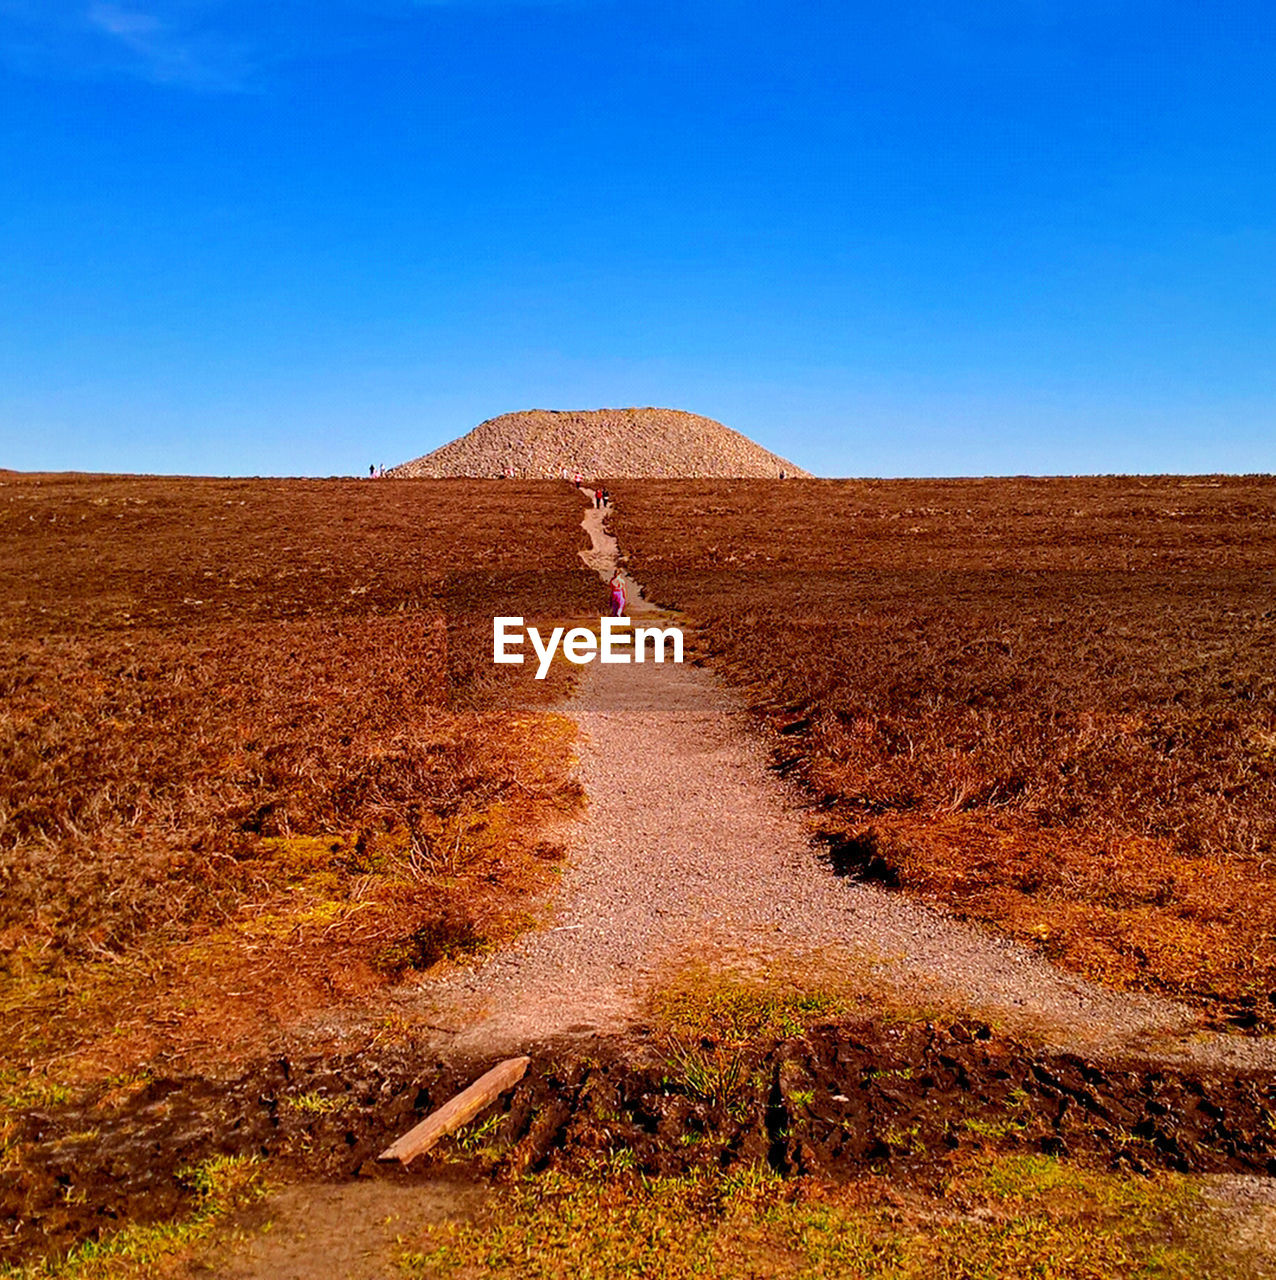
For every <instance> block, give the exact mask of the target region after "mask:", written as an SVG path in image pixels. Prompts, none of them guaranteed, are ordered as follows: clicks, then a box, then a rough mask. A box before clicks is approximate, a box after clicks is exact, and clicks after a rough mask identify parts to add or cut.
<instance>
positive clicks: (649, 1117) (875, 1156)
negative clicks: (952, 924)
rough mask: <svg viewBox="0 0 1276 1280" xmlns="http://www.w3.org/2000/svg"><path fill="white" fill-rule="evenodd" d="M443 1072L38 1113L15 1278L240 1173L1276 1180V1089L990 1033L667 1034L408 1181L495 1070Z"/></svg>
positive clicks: (546, 1095)
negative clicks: (416, 1131)
mask: <svg viewBox="0 0 1276 1280" xmlns="http://www.w3.org/2000/svg"><path fill="white" fill-rule="evenodd" d="M428 1052H429V1050H428V1049H427V1047H426V1046H425V1045H424V1044H405V1045H402V1046H398V1047H395V1048H393V1049H389V1048H387V1049H383V1050H381V1051H379V1052H377V1053H376V1054H366V1053H364V1054H351V1055H349V1056H344V1057H337V1058H333V1057H331V1056H329V1055H324V1056H312V1057H306V1058H295V1059H290V1058H287V1057H278V1058H274V1059H272V1060H269V1061H263V1062H258V1063H255V1064H253V1065H252V1066H251V1067H249V1068H248V1069H246V1070H244V1071H243V1072H242V1074H240V1075H238V1076H237V1077H235V1078H234V1079H231V1080H223V1081H213V1080H209V1079H207V1078H203V1077H189V1078H185V1079H169V1080H156V1081H153V1082H152V1083H151V1084H149V1085H148V1086H146V1087H145V1088H144V1089H143V1090H142V1091H141V1092H140V1093H138V1094H137V1095H135V1096H134V1097H132V1098H131V1099H129V1100H128V1102H127V1103H125V1104H124V1105H122V1106H121V1105H112V1104H111V1103H110V1101H109V1100H108V1099H107V1098H105V1097H103V1098H99V1099H97V1100H90V1101H88V1102H86V1103H84V1104H81V1105H75V1106H65V1107H54V1108H42V1109H36V1110H32V1111H31V1112H30V1113H28V1115H27V1116H26V1117H25V1118H24V1120H23V1121H22V1122H21V1125H20V1128H19V1130H18V1132H16V1133H15V1134H13V1135H11V1138H12V1140H16V1141H18V1142H21V1143H23V1144H24V1145H28V1150H29V1152H30V1154H31V1156H32V1157H34V1158H32V1159H30V1160H29V1162H28V1165H27V1168H28V1176H27V1178H26V1179H25V1180H24V1182H23V1184H22V1185H20V1186H19V1185H8V1186H6V1187H5V1188H4V1189H3V1191H2V1192H0V1195H2V1202H0V1203H2V1205H3V1212H4V1217H5V1218H6V1219H7V1221H8V1222H9V1223H10V1224H13V1225H11V1227H10V1228H9V1230H10V1234H8V1235H7V1236H6V1237H5V1239H4V1242H3V1249H2V1251H0V1259H2V1260H3V1261H5V1262H16V1261H19V1260H21V1259H23V1258H25V1257H30V1256H39V1255H44V1254H48V1253H50V1252H57V1251H58V1250H60V1249H62V1248H64V1247H67V1246H70V1245H71V1244H73V1243H75V1242H77V1241H81V1240H84V1239H91V1238H94V1237H95V1236H97V1235H99V1234H104V1233H109V1232H110V1231H111V1230H113V1229H115V1228H117V1227H118V1226H119V1225H120V1224H121V1222H122V1221H124V1220H126V1219H127V1220H131V1221H135V1222H147V1221H159V1220H165V1219H169V1218H171V1217H173V1216H174V1215H179V1214H181V1213H182V1212H183V1211H184V1210H186V1209H189V1208H191V1207H193V1206H194V1203H195V1188H194V1185H193V1179H192V1177H191V1172H190V1171H192V1170H193V1169H194V1168H196V1167H197V1166H198V1165H199V1164H200V1163H201V1162H203V1161H205V1160H208V1159H210V1158H212V1157H214V1156H219V1155H239V1156H243V1155H250V1156H261V1157H263V1158H267V1159H269V1160H270V1168H271V1171H272V1175H273V1176H275V1177H281V1178H283V1179H284V1180H287V1181H306V1182H311V1183H313V1182H322V1181H329V1182H344V1181H348V1180H352V1179H353V1180H376V1181H382V1182H385V1181H388V1182H390V1183H421V1182H428V1181H437V1180H438V1178H439V1176H440V1173H441V1172H442V1173H445V1174H446V1175H448V1176H450V1177H463V1178H466V1179H473V1178H475V1177H480V1178H487V1177H496V1178H498V1179H500V1178H503V1177H509V1176H515V1175H517V1174H519V1173H522V1172H526V1171H529V1170H537V1169H543V1168H545V1167H556V1168H564V1169H577V1170H579V1169H582V1168H584V1167H588V1166H591V1165H597V1164H599V1163H605V1162H607V1161H608V1160H610V1159H613V1158H614V1157H615V1154H616V1153H617V1152H619V1151H628V1152H631V1153H632V1156H631V1157H627V1158H626V1159H627V1161H628V1160H632V1164H633V1167H635V1168H637V1169H639V1170H641V1171H643V1172H645V1173H649V1174H676V1173H683V1172H689V1171H692V1170H694V1169H698V1168H720V1169H722V1168H726V1169H729V1168H731V1167H733V1166H735V1165H738V1164H742V1163H745V1164H748V1163H765V1164H767V1165H769V1166H770V1167H771V1168H773V1169H774V1170H776V1171H777V1172H780V1173H783V1174H786V1175H789V1174H793V1175H814V1176H819V1177H822V1178H831V1179H835V1180H836V1179H840V1178H846V1177H850V1176H853V1175H855V1174H857V1173H862V1172H864V1171H865V1170H868V1169H882V1168H885V1167H889V1169H890V1172H891V1175H892V1177H899V1178H901V1179H904V1180H906V1181H909V1182H911V1183H914V1184H916V1185H920V1186H936V1185H938V1184H939V1183H940V1182H941V1181H942V1179H943V1176H944V1174H945V1171H946V1170H947V1169H948V1168H949V1167H950V1165H951V1163H952V1161H953V1160H954V1159H955V1158H957V1157H958V1155H959V1154H969V1153H970V1152H971V1151H972V1150H973V1149H981V1150H1021V1151H1023V1150H1026V1151H1041V1152H1046V1153H1050V1154H1056V1155H1068V1156H1074V1157H1080V1158H1088V1159H1091V1160H1095V1161H1098V1162H1100V1163H1101V1164H1103V1165H1104V1166H1107V1167H1110V1168H1114V1169H1125V1170H1130V1171H1134V1172H1146V1171H1151V1170H1156V1169H1171V1170H1177V1171H1182V1172H1191V1173H1223V1172H1228V1173H1239V1174H1260V1175H1271V1174H1276V1127H1273V1125H1272V1123H1271V1116H1272V1114H1273V1112H1274V1111H1276V1081H1274V1080H1273V1079H1272V1077H1271V1076H1270V1074H1267V1073H1256V1072H1239V1073H1230V1074H1229V1073H1219V1072H1212V1071H1208V1070H1201V1069H1196V1068H1183V1067H1178V1068H1168V1067H1157V1066H1150V1065H1149V1064H1148V1063H1147V1062H1145V1061H1131V1062H1129V1063H1125V1064H1119V1063H1118V1064H1113V1063H1105V1064H1102V1065H1099V1064H1096V1063H1094V1062H1088V1061H1086V1059H1085V1058H1083V1057H1082V1056H1080V1055H1078V1054H1075V1053H1062V1052H1058V1051H1054V1050H1047V1049H1043V1048H1041V1047H1039V1046H1037V1047H1034V1046H1032V1045H1029V1044H1026V1043H1024V1042H1022V1041H1018V1040H1015V1039H1013V1038H1009V1037H1006V1036H1003V1035H1001V1034H998V1033H997V1032H995V1031H993V1030H992V1029H991V1028H989V1027H988V1026H987V1025H984V1024H980V1023H970V1022H959V1021H954V1022H948V1023H937V1022H913V1023H906V1022H898V1023H892V1022H885V1021H883V1020H881V1019H870V1020H852V1021H838V1022H830V1023H827V1024H822V1025H817V1026H815V1027H812V1028H810V1029H808V1031H807V1032H806V1033H804V1034H803V1035H801V1036H796V1037H790V1038H785V1039H779V1040H776V1039H772V1040H770V1041H769V1042H765V1043H760V1044H753V1045H749V1046H747V1047H739V1046H732V1045H729V1044H715V1043H713V1042H712V1041H709V1040H701V1041H695V1042H693V1043H680V1042H676V1041H672V1040H670V1039H668V1038H667V1037H661V1036H655V1035H647V1036H646V1037H643V1036H637V1037H634V1036H630V1037H623V1038H622V1037H610V1038H603V1037H600V1038H597V1039H595V1040H594V1041H592V1042H590V1043H588V1044H582V1043H581V1042H580V1041H579V1040H573V1041H571V1042H569V1043H565V1044H562V1045H557V1046H553V1045H551V1046H549V1047H547V1048H546V1049H545V1050H543V1051H541V1052H539V1053H537V1054H536V1056H535V1057H534V1058H533V1061H532V1065H531V1067H530V1069H529V1071H528V1074H527V1076H526V1077H525V1078H524V1080H523V1081H522V1082H521V1083H520V1084H519V1085H517V1086H516V1087H515V1089H514V1090H513V1091H512V1092H511V1093H509V1094H508V1095H506V1096H505V1097H504V1098H503V1099H500V1100H499V1101H498V1102H496V1103H494V1104H492V1106H491V1107H490V1108H489V1109H488V1111H487V1112H486V1113H484V1114H483V1115H481V1116H480V1117H478V1121H477V1122H476V1123H477V1125H478V1126H479V1127H480V1128H481V1129H482V1131H483V1132H484V1133H485V1137H484V1139H483V1142H482V1144H481V1145H479V1146H478V1147H477V1149H476V1145H475V1144H474V1143H470V1144H465V1143H463V1142H457V1141H454V1140H448V1141H446V1142H445V1143H443V1144H442V1145H441V1146H440V1147H439V1148H437V1149H436V1151H435V1152H433V1153H431V1154H430V1155H429V1156H427V1157H424V1158H422V1159H420V1160H418V1161H417V1162H415V1163H414V1165H413V1166H412V1167H411V1168H410V1169H406V1170H405V1169H402V1168H400V1167H399V1166H398V1165H383V1164H380V1163H378V1162H377V1160H376V1156H377V1153H378V1152H379V1151H381V1150H382V1149H383V1148H384V1147H385V1146H386V1145H388V1143H389V1142H390V1141H391V1140H392V1139H393V1138H394V1137H396V1136H397V1135H398V1134H400V1133H402V1132H403V1131H405V1130H406V1129H407V1128H409V1127H410V1126H411V1125H413V1124H415V1123H416V1122H417V1121H418V1120H419V1119H420V1118H422V1116H423V1115H425V1114H426V1113H428V1112H429V1111H430V1110H431V1109H433V1108H434V1107H436V1106H438V1105H440V1104H441V1103H442V1102H444V1101H445V1100H446V1099H447V1098H449V1097H450V1096H452V1095H453V1094H454V1093H455V1092H456V1091H457V1090H458V1089H459V1088H461V1087H463V1086H464V1085H465V1084H467V1083H468V1082H469V1081H470V1080H472V1079H473V1078H474V1077H475V1075H476V1074H477V1073H478V1072H479V1071H481V1070H482V1069H484V1068H485V1067H487V1066H489V1065H491V1062H490V1060H489V1061H472V1062H460V1061H456V1060H452V1061H443V1060H441V1059H438V1058H433V1059H431V1058H428V1057H427V1056H426V1055H427V1054H428ZM484 1121H490V1122H491V1123H489V1124H487V1125H486V1126H483V1122H484ZM467 1145H468V1149H467ZM32 1170H38V1173H32V1172H31V1171H32Z"/></svg>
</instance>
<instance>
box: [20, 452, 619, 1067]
mask: <svg viewBox="0 0 1276 1280" xmlns="http://www.w3.org/2000/svg"><path fill="white" fill-rule="evenodd" d="M578 522H579V501H578V499H577V498H576V497H575V495H573V494H572V493H571V492H570V491H568V490H567V489H566V487H565V486H556V485H548V484H541V485H506V484H501V483H482V482H471V483H453V482H441V483H432V484H431V483H419V482H391V481H386V482H378V483H368V482H363V483H357V482H340V481H331V482H309V481H291V482H288V481H212V480H151V479H110V478H83V477H39V478H37V477H9V478H7V479H6V480H5V482H4V483H3V485H2V486H0V565H3V569H4V573H3V580H4V582H5V588H4V591H3V594H2V595H0V628H2V630H0V690H2V692H3V702H2V705H3V711H2V712H0V750H2V751H3V754H4V759H5V770H4V776H3V782H2V783H0V992H2V996H0V999H2V1006H0V1007H3V1011H4V1020H5V1027H6V1035H5V1037H4V1050H3V1061H0V1068H5V1069H7V1070H9V1071H10V1072H16V1071H21V1070H23V1069H29V1068H30V1067H32V1066H35V1065H38V1064H40V1063H43V1062H47V1061H49V1060H51V1059H53V1058H54V1057H61V1056H62V1055H67V1054H68V1053H72V1052H73V1053H74V1058H73V1062H72V1063H71V1065H70V1066H68V1064H67V1061H66V1059H65V1058H64V1057H63V1059H62V1067H61V1068H60V1072H61V1074H62V1075H63V1076H68V1075H69V1076H72V1077H74V1076H75V1075H76V1074H77V1073H78V1074H80V1075H81V1076H100V1075H102V1074H105V1073H109V1072H111V1071H117V1070H120V1069H123V1068H126V1067H127V1068H132V1067H136V1066H138V1065H140V1064H145V1063H148V1062H152V1061H154V1060H155V1056H156V1055H157V1054H163V1053H179V1054H185V1055H188V1056H189V1055H190V1054H199V1053H203V1054H208V1055H213V1056H216V1055H217V1054H219V1053H222V1052H224V1051H226V1050H228V1049H231V1048H234V1047H236V1046H238V1047H239V1048H241V1049H242V1048H243V1047H245V1046H246V1045H247V1044H249V1043H251V1042H260V1041H261V1039H262V1037H263V1036H264V1035H268V1034H270V1033H271V1032H272V1030H277V1029H278V1028H280V1027H282V1026H286V1025H288V1024H289V1023H293V1022H295V1021H296V1020H297V1019H299V1018H301V1017H303V1016H304V1015H305V1014H306V1013H307V1012H308V1011H311V1010H313V1009H315V1008H317V1007H319V1006H323V1005H327V1004H332V1003H333V1002H334V1001H335V1002H339V1001H340V1000H342V999H343V998H344V997H347V996H349V995H351V994H354V993H358V992H366V991H367V990H369V989H370V988H372V987H374V986H376V985H377V984H379V983H383V982H385V981H386V980H388V979H391V978H394V977H396V976H399V975H401V974H403V973H404V972H407V971H409V970H411V969H413V968H423V967H425V966H427V965H429V964H431V963H432V962H434V961H435V960H437V959H438V958H439V957H440V956H443V955H446V954H450V953H456V952H458V951H464V950H467V949H470V950H472V949H474V948H475V947H480V946H483V945H486V944H487V943H489V942H490V941H492V940H493V939H495V938H499V937H500V936H502V935H503V934H505V933H507V932H508V931H509V929H510V928H512V927H515V926H516V925H517V924H518V923H519V921H520V919H521V918H525V915H526V911H527V908H528V904H527V890H528V889H529V888H530V887H532V886H534V885H535V884H537V883H540V882H543V880H544V876H545V871H546V868H548V867H549V866H550V865H552V863H553V861H554V859H555V858H556V857H557V856H560V854H559V850H558V849H557V847H556V846H555V845H554V844H553V842H552V840H550V841H547V840H546V838H545V827H546V824H547V823H548V822H550V821H552V820H553V819H555V818H558V817H561V816H562V815H564V814H566V813H570V812H572V811H573V810H574V808H575V807H576V806H577V805H578V804H579V795H578V788H577V787H576V784H575V783H574V782H573V781H572V780H571V779H570V777H569V765H570V759H571V749H572V746H571V744H572V734H573V730H572V726H571V725H570V723H569V722H567V721H565V720H563V719H562V718H561V717H558V716H557V715H554V714H552V713H551V712H549V711H548V710H546V709H545V703H546V702H547V700H548V699H549V698H551V697H553V696H554V695H555V694H561V692H562V686H561V676H560V675H556V676H555V678H554V679H552V680H550V681H547V682H546V683H545V685H537V684H535V683H534V682H532V681H531V680H530V679H529V678H527V675H526V674H525V673H524V672H522V671H521V670H520V669H518V668H503V669H502V670H501V673H500V674H501V677H502V679H501V680H499V681H498V680H497V679H496V678H495V674H494V672H493V668H492V667H491V663H490V647H491V638H490V636H491V632H490V628H491V617H492V615H493V614H494V613H523V614H525V615H528V616H530V617H545V616H551V617H552V616H561V615H563V614H568V615H570V614H573V613H580V612H587V611H589V610H590V609H591V608H594V607H596V597H597V594H598V586H597V583H596V582H592V580H591V578H590V576H589V575H588V574H587V573H586V572H585V571H584V569H583V567H579V568H578V567H576V566H577V565H578V561H577V558H576V551H577V548H578V547H579V545H580V542H581V533H580V529H579V527H578ZM546 686H548V687H546Z"/></svg>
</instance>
